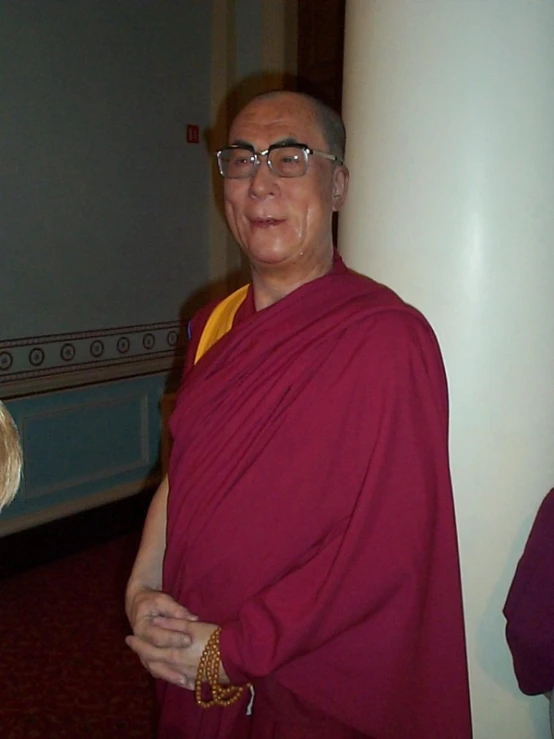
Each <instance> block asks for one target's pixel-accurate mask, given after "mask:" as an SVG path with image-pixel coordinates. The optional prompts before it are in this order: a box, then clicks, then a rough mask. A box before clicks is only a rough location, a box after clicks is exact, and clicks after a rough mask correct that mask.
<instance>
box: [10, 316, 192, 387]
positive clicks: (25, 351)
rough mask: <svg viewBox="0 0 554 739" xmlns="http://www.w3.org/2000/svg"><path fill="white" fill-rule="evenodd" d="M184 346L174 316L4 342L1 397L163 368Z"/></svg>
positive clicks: (75, 385)
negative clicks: (171, 319) (157, 320)
mask: <svg viewBox="0 0 554 739" xmlns="http://www.w3.org/2000/svg"><path fill="white" fill-rule="evenodd" d="M183 347H184V343H183V341H182V339H181V336H180V327H179V324H178V322H176V321H175V322H167V323H151V324H145V325H140V326H121V327H116V328H110V329H105V330H96V331H81V332H77V333H66V334H51V335H46V336H34V337H24V338H21V339H10V340H8V341H0V397H2V398H9V397H15V396H18V395H27V394H31V393H36V392H47V391H48V390H56V389H63V388H71V387H77V386H79V385H84V384H89V383H93V382H105V381H109V380H117V379H119V378H123V377H129V376H133V375H138V374H151V373H154V372H165V371H168V370H169V369H171V367H172V366H173V365H174V364H175V363H179V361H180V358H181V357H182V355H183V351H184V349H183Z"/></svg>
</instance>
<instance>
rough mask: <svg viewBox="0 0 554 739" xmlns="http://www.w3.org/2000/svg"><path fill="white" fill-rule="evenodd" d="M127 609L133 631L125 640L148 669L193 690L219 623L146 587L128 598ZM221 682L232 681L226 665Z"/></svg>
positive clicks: (221, 674) (173, 682)
mask: <svg viewBox="0 0 554 739" xmlns="http://www.w3.org/2000/svg"><path fill="white" fill-rule="evenodd" d="M126 610H127V616H128V618H129V622H130V624H131V627H132V629H133V635H132V636H128V637H127V638H126V639H125V641H126V643H127V645H128V646H129V647H131V649H132V650H133V652H135V653H136V654H137V655H138V657H139V658H140V661H141V662H142V664H143V665H144V667H146V669H147V670H148V672H149V673H150V674H151V675H153V677H155V678H159V679H161V680H166V681H167V682H169V683H172V684H173V685H178V686H179V687H181V688H186V689H187V690H194V685H195V682H196V675H197V672H198V665H199V662H200V657H201V656H202V652H203V651H204V647H205V646H206V642H207V641H208V639H209V638H210V636H211V635H212V634H213V632H214V631H215V629H216V628H217V625H216V624H210V623H204V622H202V621H199V620H198V617H197V616H195V615H194V614H192V613H191V612H190V611H189V610H188V609H187V608H185V607H184V606H182V605H180V604H179V603H177V601H175V600H174V599H173V598H172V597H171V596H169V595H167V594H166V593H162V592H160V591H158V590H150V589H146V588H143V589H141V590H139V591H138V592H137V593H135V594H134V595H133V596H132V597H131V598H128V599H127V609H126ZM220 682H222V683H228V682H229V679H228V677H227V675H226V674H225V671H224V669H223V666H221V667H220Z"/></svg>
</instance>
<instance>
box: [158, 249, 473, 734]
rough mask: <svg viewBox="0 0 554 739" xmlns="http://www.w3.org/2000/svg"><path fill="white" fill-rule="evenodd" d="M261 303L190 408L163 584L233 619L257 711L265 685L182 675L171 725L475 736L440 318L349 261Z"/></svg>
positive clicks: (169, 706)
mask: <svg viewBox="0 0 554 739" xmlns="http://www.w3.org/2000/svg"><path fill="white" fill-rule="evenodd" d="M248 300H249V301H250V302H249V303H248V302H247V303H246V304H245V307H244V308H243V309H241V311H239V314H240V315H239V316H238V318H237V319H236V320H235V324H234V326H233V328H232V329H231V330H230V331H229V332H228V333H227V334H226V335H225V336H223V338H221V339H220V340H219V341H218V342H217V343H216V344H215V345H214V346H213V347H212V348H211V349H210V350H209V351H208V352H207V353H206V354H205V355H204V356H203V357H202V358H201V359H200V360H199V361H198V363H197V364H196V365H195V366H194V367H192V368H191V369H190V371H188V372H187V373H186V375H185V378H184V381H183V384H182V387H181V390H180V393H179V397H178V401H177V406H176V409H175V412H174V414H173V417H172V419H171V429H172V434H173V436H174V445H173V450H172V456H171V461H170V472H169V484H170V495H169V502H168V525H167V544H166V557H165V562H164V577H163V580H164V582H163V588H164V590H165V591H166V592H168V593H169V594H170V595H172V596H173V597H174V598H175V599H176V600H178V601H179V602H181V603H182V604H184V605H186V606H187V607H188V608H189V609H190V610H191V611H192V612H193V613H196V614H197V615H198V616H199V617H200V619H201V620H202V621H206V622H210V623H216V624H219V625H221V626H222V634H221V653H222V660H223V663H224V665H225V669H226V671H227V673H228V674H229V676H230V678H231V680H232V681H233V682H236V683H241V682H245V681H246V680H249V681H251V682H252V683H253V684H254V686H255V699H254V703H253V715H252V716H251V717H248V716H246V704H247V702H248V699H249V696H248V695H245V696H244V699H241V701H239V702H238V703H237V704H235V705H233V706H230V707H227V708H212V709H208V710H203V709H201V708H199V707H198V706H196V704H195V701H194V695H193V694H192V693H190V692H189V691H185V690H183V689H180V688H177V687H175V686H172V685H170V684H166V683H164V684H162V685H161V687H160V698H161V704H160V705H161V723H160V732H159V737H160V738H161V739H185V738H186V739H189V738H192V737H195V738H197V739H243V738H246V737H250V738H251V739H281V737H282V738H283V739H285V738H286V739H294V738H296V737H298V738H299V739H303V738H304V737H310V739H311V738H312V737H313V738H314V739H316V737H317V739H325V738H326V737H329V739H339V738H340V739H343V738H344V739H353V738H354V737H361V736H363V737H373V739H468V738H469V737H470V736H471V728H470V716H469V699H468V687H467V672H466V659H465V643H464V628H463V617H462V604H461V594H460V582H459V570H458V554H457V542H456V531H455V522H454V512H453V504H452V496H451V484H450V476H449V467H448V452H447V445H448V442H447V435H448V431H447V426H448V409H447V389H446V383H445V377H444V371H443V366H442V361H441V357H440V352H439V349H438V346H437V343H436V339H435V337H434V335H433V332H432V330H431V329H430V327H429V326H428V324H427V323H426V322H425V319H424V318H423V317H422V316H421V315H420V314H419V313H418V312H417V311H415V310H414V309H412V308H410V307H409V306H407V305H406V304H404V303H403V302H402V301H401V300H400V299H399V298H398V297H397V296H396V295H395V294H394V293H392V292H391V291H390V290H388V289H387V288H385V287H383V286H381V285H378V284H377V283H375V282H373V281H372V280H369V279H367V278H365V277H362V276H360V275H356V274H354V273H351V272H349V271H347V270H346V268H345V267H344V266H343V265H342V262H340V260H338V259H337V260H336V263H335V267H334V269H333V271H332V272H330V273H329V274H327V275H325V276H324V277H322V278H319V279H317V280H314V281H313V282H310V283H307V284H305V285H303V286H302V287H300V288H298V289H297V290H295V291H294V292H293V293H291V294H290V295H288V296H287V297H286V298H283V299H282V300H280V301H279V302H277V303H275V304H274V305H272V306H270V307H269V308H266V309H264V310H262V311H259V312H255V310H254V309H253V301H252V298H251V295H250V296H249V297H247V301H248ZM248 305H250V308H249V307H248ZM200 323H201V321H200ZM195 331H196V328H195V327H194V325H193V348H194V343H195V341H196V343H197V342H198V338H197V337H196V339H195V336H194V333H195Z"/></svg>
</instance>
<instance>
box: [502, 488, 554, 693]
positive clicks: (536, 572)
mask: <svg viewBox="0 0 554 739" xmlns="http://www.w3.org/2000/svg"><path fill="white" fill-rule="evenodd" d="M504 615H505V617H506V621H507V624H506V639H507V641H508V646H509V647H510V651H511V653H512V658H513V662H514V671H515V674H516V678H517V681H518V684H519V687H520V689H521V690H522V692H524V693H526V694H527V695H538V694H539V693H546V692H547V691H550V690H552V688H553V687H554V489H553V490H551V491H550V492H549V493H548V495H547V496H546V498H545V499H544V500H543V502H542V504H541V507H540V508H539V511H538V513H537V516H536V518H535V522H534V524H533V527H532V529H531V533H530V534H529V538H528V540H527V544H526V545H525V549H524V551H523V555H522V557H521V559H520V561H519V563H518V566H517V569H516V573H515V575H514V579H513V582H512V585H511V587H510V590H509V593H508V598H507V600H506V605H505V606H504Z"/></svg>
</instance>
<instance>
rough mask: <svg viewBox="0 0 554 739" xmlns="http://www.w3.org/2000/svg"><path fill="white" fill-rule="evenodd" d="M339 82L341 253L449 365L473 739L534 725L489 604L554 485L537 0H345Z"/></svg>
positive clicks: (546, 72) (543, 60)
mask: <svg viewBox="0 0 554 739" xmlns="http://www.w3.org/2000/svg"><path fill="white" fill-rule="evenodd" d="M344 80H345V82H344V85H345V87H344V99H343V112H344V116H345V119H346V124H347V130H348V134H349V140H348V146H347V162H348V164H349V167H350V169H351V189H350V193H349V201H348V203H347V207H346V209H345V211H344V213H343V215H342V216H341V223H340V247H341V251H342V252H343V253H344V254H345V257H346V260H347V262H348V263H349V264H350V266H352V267H354V268H356V269H358V270H360V271H362V272H365V273H367V274H370V275H372V276H373V277H375V278H376V279H377V280H379V281H382V282H385V283H386V284H389V285H390V286H391V287H393V288H394V289H395V290H397V291H398V292H399V293H400V294H401V296H402V297H403V298H404V299H406V300H408V302H411V303H413V304H414V305H416V306H417V307H419V308H420V309H421V310H422V311H423V312H424V313H425V314H426V315H427V317H428V318H429V320H430V321H431V323H432V324H433V326H434V327H435V330H436V331H437V334H438V336H439V340H440V342H441V345H442V348H443V353H444V357H445V362H446V366H447V372H448V376H449V383H450V397H451V452H452V471H453V479H454V487H455V499H456V510H457V517H458V529H459V538H460V546H461V556H462V577H463V586H464V597H465V611H466V629H467V636H468V648H469V662H470V683H471V692H472V708H473V723H474V732H475V739H489V738H490V739H496V737H502V739H534V738H535V737H537V738H539V737H540V738H542V737H547V736H549V732H548V728H547V724H548V722H547V703H546V700H545V699H544V698H542V697H538V698H532V699H528V698H525V697H524V696H522V695H521V694H520V693H519V691H518V689H517V686H516V683H515V679H514V676H513V672H512V667H511V659H510V655H509V652H508V650H507V647H506V645H505V640H504V619H503V617H502V614H501V609H502V606H503V603H504V600H505V596H506V592H507V588H508V586H509V583H510V581H511V578H512V576H513V572H514V568H515V565H516V562H517V559H518V557H519V556H520V554H521V551H522V548H523V545H524V542H525V538H526V536H527V533H528V530H529V526H530V524H531V520H532V517H533V516H534V514H535V512H536V509H537V507H538V505H539V502H540V500H541V498H542V497H543V495H544V494H546V492H548V490H549V489H550V487H552V486H554V448H553V447H554V444H553V441H554V392H553V383H554V289H553V285H552V280H553V278H554V204H553V201H554V2H552V0H348V1H347V16H346V51H345V72H344ZM553 534H554V532H553ZM553 628H554V624H553Z"/></svg>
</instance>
